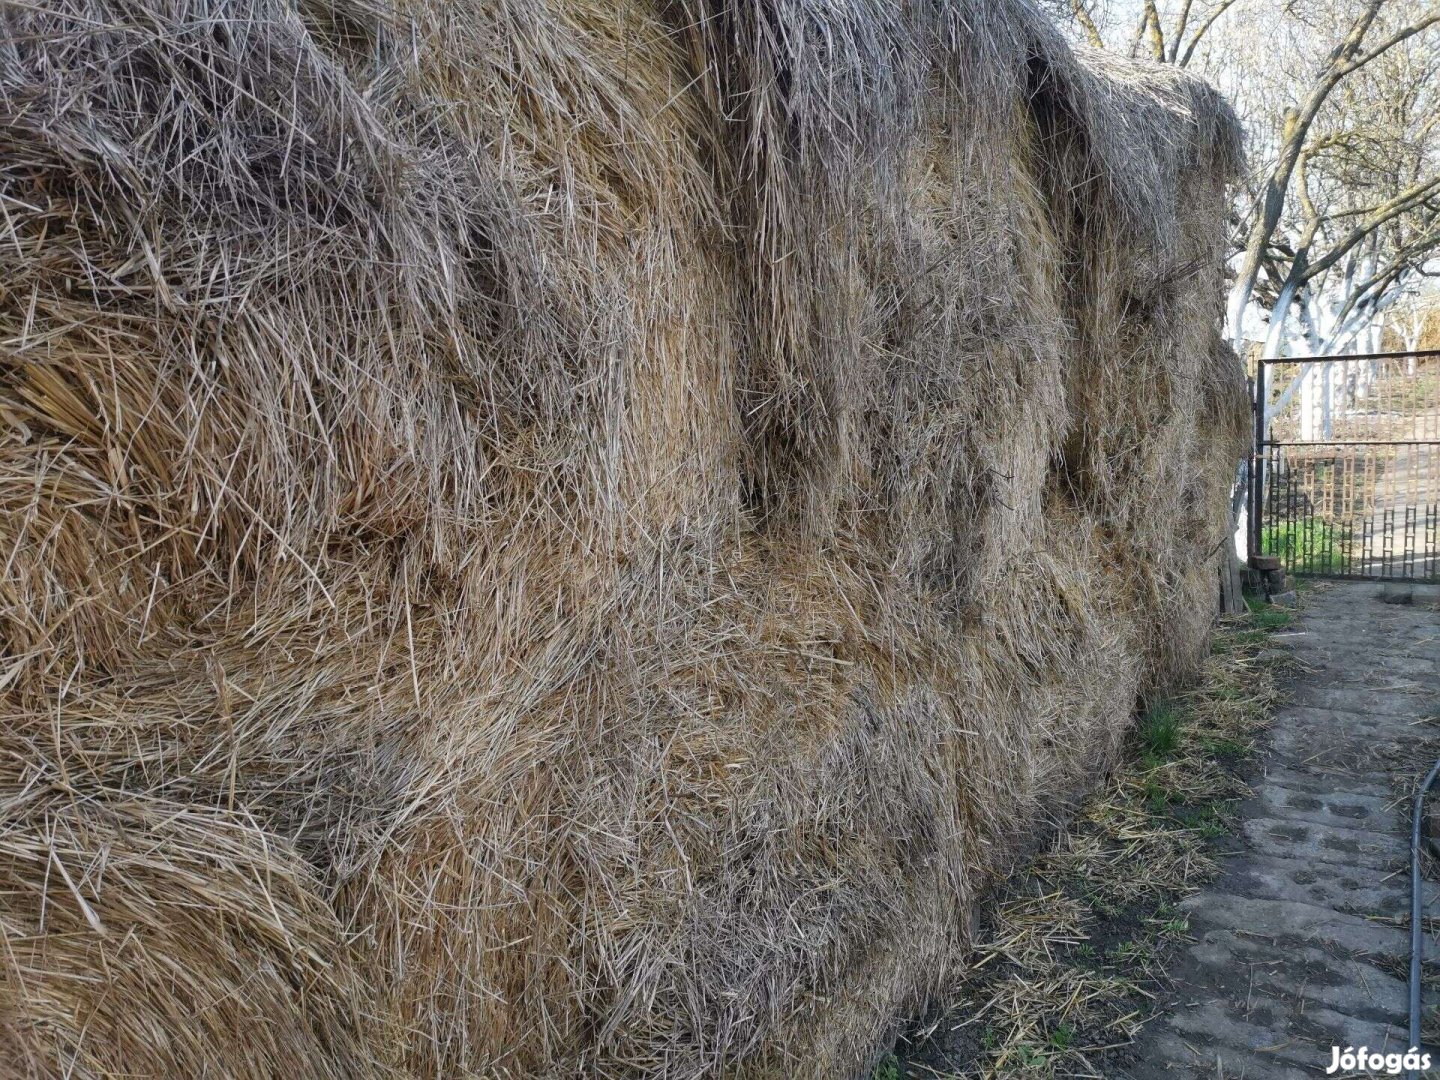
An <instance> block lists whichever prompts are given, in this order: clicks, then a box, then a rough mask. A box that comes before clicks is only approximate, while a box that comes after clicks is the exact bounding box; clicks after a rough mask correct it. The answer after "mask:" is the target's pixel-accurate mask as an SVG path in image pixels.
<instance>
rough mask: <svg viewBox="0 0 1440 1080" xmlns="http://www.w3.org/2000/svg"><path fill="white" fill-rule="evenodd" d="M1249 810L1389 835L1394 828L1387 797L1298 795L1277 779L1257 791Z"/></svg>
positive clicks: (1335, 793)
mask: <svg viewBox="0 0 1440 1080" xmlns="http://www.w3.org/2000/svg"><path fill="white" fill-rule="evenodd" d="M1252 804H1253V805H1252ZM1245 809H1246V810H1247V811H1253V812H1259V813H1264V814H1267V815H1268V816H1270V817H1277V818H1285V819H1287V820H1291V821H1313V822H1315V823H1316V824H1319V825H1335V826H1339V827H1342V828H1347V829H1365V830H1369V831H1371V832H1374V831H1376V830H1382V831H1384V832H1386V833H1389V832H1391V831H1392V826H1393V824H1394V822H1392V821H1391V815H1392V814H1393V808H1392V806H1391V804H1390V800H1389V799H1387V798H1385V797H1384V796H1381V795H1357V794H1354V793H1351V792H1346V791H1319V792H1315V791H1295V790H1292V789H1290V788H1287V787H1285V786H1284V785H1283V784H1280V783H1277V782H1276V781H1275V778H1274V777H1271V778H1270V782H1269V783H1267V784H1264V785H1263V786H1261V787H1260V788H1259V789H1258V790H1257V791H1256V793H1255V796H1254V798H1253V799H1252V800H1247V804H1246V806H1245Z"/></svg>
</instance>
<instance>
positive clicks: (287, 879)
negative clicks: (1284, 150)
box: [0, 0, 1243, 1080]
mask: <svg viewBox="0 0 1440 1080" xmlns="http://www.w3.org/2000/svg"><path fill="white" fill-rule="evenodd" d="M0 13H3V14H0V17H3V33H0V210H3V213H0V349H3V353H0V421H3V442H0V506H3V514H0V531H3V566H4V574H3V578H0V648H3V658H0V693H3V695H4V710H5V723H4V725H3V728H0V1073H3V1074H5V1075H13V1076H26V1075H44V1076H51V1075H66V1076H77V1077H87V1076H88V1077H98V1076H114V1075H119V1074H124V1075H132V1076H133V1075H149V1076H164V1077H182V1076H184V1077H189V1076H195V1077H200V1076H226V1077H255V1078H260V1077H267V1078H268V1077H274V1076H283V1077H286V1078H288V1080H300V1078H303V1077H347V1078H348V1077H377V1078H378V1077H401V1076H416V1077H432V1076H445V1077H450V1076H464V1075H470V1076H496V1077H499V1076H513V1077H519V1076H555V1077H568V1076H576V1075H585V1076H595V1077H618V1076H634V1075H665V1076H672V1077H690V1076H698V1075H702V1074H705V1075H710V1074H718V1073H725V1074H727V1075H743V1076H779V1075H783V1076H788V1077H803V1076H827V1077H828V1076H844V1075H847V1074H853V1073H855V1072H856V1071H857V1070H859V1069H860V1068H862V1067H863V1065H864V1063H865V1061H866V1060H867V1059H868V1057H869V1055H870V1054H871V1053H872V1052H873V1050H874V1048H875V1046H876V1044H877V1041H878V1040H879V1039H880V1038H881V1037H882V1036H883V1034H884V1033H885V1031H886V1030H887V1029H888V1027H889V1025H891V1024H892V1023H893V1022H894V1018H895V1017H896V1015H897V1014H898V1013H899V1012H901V1011H902V1010H904V1009H907V1008H911V1007H913V1006H915V1005H917V1004H918V1003H919V1002H921V1001H922V1000H923V999H924V998H926V996H927V995H930V994H931V993H933V992H934V991H936V990H937V988H940V987H943V986H944V984H945V982H946V979H947V977H948V976H949V974H950V973H951V972H953V971H954V970H955V968H956V965H957V964H958V963H960V962H962V959H963V955H964V952H963V950H964V947H965V946H966V944H967V942H968V940H969V938H968V933H969V931H968V926H969V918H970V916H971V913H972V910H973V905H974V903H975V901H976V898H977V897H978V896H979V895H980V894H981V891H982V890H984V889H985V888H986V887H987V885H988V884H989V883H991V882H992V881H993V880H994V879H995V876H996V875H997V874H1000V873H1003V872H1004V870H1005V868H1006V866H1007V860H1008V857H1009V854H1010V853H1011V852H1013V851H1014V850H1015V849H1016V847H1017V845H1018V842H1019V841H1020V840H1021V839H1022V838H1023V836H1024V834H1025V833H1026V832H1027V830H1029V829H1030V828H1031V827H1032V825H1033V823H1035V822H1036V821H1037V820H1040V819H1041V818H1043V816H1044V815H1045V814H1046V813H1047V812H1049V811H1050V810H1052V809H1053V808H1054V807H1056V806H1057V805H1059V804H1060V802H1061V801H1062V800H1063V799H1064V798H1065V797H1066V796H1067V795H1069V794H1070V793H1072V792H1073V791H1074V790H1075V789H1076V788H1078V787H1080V786H1082V785H1084V784H1085V783H1086V782H1087V781H1088V780H1090V779H1092V778H1093V777H1094V776H1095V775H1096V773H1097V770H1099V769H1101V768H1102V767H1103V766H1104V764H1105V763H1106V761H1107V759H1108V758H1109V756H1110V754H1111V753H1112V751H1113V750H1114V748H1115V746H1116V743H1117V740H1118V739H1119V737H1120V735H1121V733H1122V731H1123V729H1124V728H1125V726H1126V723H1127V719H1128V717H1129V716H1130V714H1131V711H1132V708H1133V706H1134V704H1135V702H1136V700H1137V698H1138V697H1140V696H1142V695H1144V694H1147V693H1150V692H1153V691H1155V690H1157V689H1158V688H1161V687H1163V686H1165V685H1167V684H1169V683H1171V682H1172V681H1173V680H1175V679H1176V678H1178V677H1180V676H1182V675H1183V674H1184V673H1185V671H1186V670H1187V669H1188V668H1189V667H1190V666H1191V665H1192V664H1193V663H1194V662H1195V661H1196V659H1197V657H1199V656H1200V655H1202V654H1203V652H1204V649H1205V643H1206V635H1207V626H1208V622H1209V616H1210V612H1211V610H1212V608H1213V593H1214V581H1215V574H1214V560H1215V557H1216V555H1217V552H1218V551H1219V549H1220V546H1221V544H1222V543H1223V541H1224V538H1225V535H1226V533H1227V531H1228V530H1227V522H1226V520H1225V507H1226V505H1227V494H1228V492H1227V488H1228V483H1229V479H1230V477H1231V476H1232V475H1233V465H1234V461H1235V459H1236V457H1237V454H1238V453H1239V450H1240V438H1241V432H1242V429H1243V408H1242V404H1243V403H1242V398H1241V391H1240V388H1239V378H1240V377H1239V374H1238V370H1237V368H1236V366H1235V364H1234V361H1233V358H1232V357H1231V356H1230V355H1229V354H1228V353H1227V351H1226V350H1225V349H1224V348H1223V347H1222V346H1221V345H1220V343H1219V340H1218V337H1217V333H1216V320H1217V313H1218V302H1219V291H1220V278H1221V231H1222V220H1221V219H1222V207H1223V191H1224V186H1225V184H1226V182H1227V180H1228V178H1229V177H1230V176H1231V175H1232V173H1233V171H1234V170H1235V168H1236V163H1237V159H1238V153H1239V151H1238V145H1237V138H1238V137H1237V129H1236V126H1235V123H1234V120H1233V119H1232V117H1231V115H1230V113H1229V111H1228V109H1227V108H1226V107H1225V105H1224V104H1223V103H1222V102H1221V101H1220V100H1219V99H1218V98H1217V96H1216V95H1215V94H1214V92H1213V91H1211V90H1210V89H1209V88H1208V87H1206V86H1204V85H1202V84H1201V83H1199V82H1197V81H1195V80H1193V79H1191V78H1188V77H1186V76H1184V75H1182V74H1179V73H1174V72H1161V71H1155V70H1151V69H1149V68H1140V67H1136V66H1132V65H1129V64H1120V63H1117V62H1115V61H1112V60H1108V59H1105V58H1102V57H1100V56H1098V55H1089V54H1086V55H1078V56H1077V55H1076V54H1074V53H1072V51H1071V50H1070V49H1069V48H1068V47H1067V46H1066V45H1065V44H1064V43H1063V42H1062V41H1061V40H1060V39H1059V38H1058V37H1057V35H1056V34H1055V32H1054V31H1053V30H1052V29H1051V28H1050V27H1049V26H1048V25H1047V24H1046V22H1045V21H1044V20H1043V18H1041V17H1040V16H1039V15H1038V14H1037V12H1036V11H1035V10H1034V9H1032V8H1031V7H1030V6H1028V4H1027V3H1025V2H1024V0H952V2H941V0H927V2H921V3H914V4H907V5H896V4H893V3H891V2H889V0H842V2H835V0H747V2H744V3H738V2H733V0H732V2H720V0H674V2H663V3H662V2H660V0H622V2H609V0H604V2H602V0H589V2H586V0H507V2H503V3H494V2H485V0H482V2H474V0H464V2H460V3H453V2H446V3H442V2H440V0H401V2H400V3H399V4H398V5H397V6H396V7H394V8H393V9H392V8H387V7H381V6H377V5H372V4H369V3H367V2H366V0H41V2H39V3H31V2H28V0H26V2H21V0H0Z"/></svg>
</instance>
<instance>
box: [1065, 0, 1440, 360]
mask: <svg viewBox="0 0 1440 1080" xmlns="http://www.w3.org/2000/svg"><path fill="white" fill-rule="evenodd" d="M1071 14H1072V17H1073V24H1074V25H1075V27H1076V32H1077V35H1078V36H1080V37H1082V38H1083V39H1084V40H1086V41H1089V42H1090V43H1091V44H1092V45H1097V46H1099V47H1102V48H1112V49H1119V50H1124V51H1128V52H1129V53H1130V54H1131V55H1136V56H1149V57H1151V58H1153V59H1155V60H1158V61H1160V62H1162V63H1172V64H1176V65H1179V66H1193V67H1196V68H1197V69H1198V70H1201V71H1202V72H1203V73H1204V74H1206V75H1207V76H1209V77H1210V78H1212V79H1213V80H1214V81H1215V82H1216V83H1217V84H1219V85H1220V86H1221V88H1222V89H1223V90H1225V91H1226V92H1227V93H1229V94H1230V96H1231V97H1232V99H1234V100H1235V101H1236V104H1237V107H1238V108H1239V110H1240V113H1241V115H1242V118H1243V119H1244V120H1245V122H1246V127H1247V129H1248V131H1249V135H1250V146H1251V159H1252V167H1253V175H1252V177H1251V180H1250V183H1249V186H1248V190H1247V192H1246V194H1245V197H1244V199H1243V201H1241V202H1240V203H1239V204H1238V206H1237V212H1236V222H1235V224H1236V228H1235V234H1234V266H1235V270H1236V274H1235V280H1234V284H1233V286H1232V288H1231V292H1230V296H1229V298H1228V303H1227V311H1226V315H1227V324H1228V327H1229V335H1230V338H1231V341H1232V343H1233V344H1234V345H1235V347H1236V348H1237V349H1243V348H1244V344H1245V340H1246V337H1247V331H1248V330H1249V329H1250V328H1252V327H1255V326H1257V325H1262V326H1268V333H1267V334H1266V341H1265V347H1266V350H1267V352H1268V353H1269V355H1280V354H1282V353H1283V352H1284V351H1285V350H1286V349H1287V346H1288V344H1289V343H1290V342H1291V341H1303V342H1305V343H1306V345H1307V346H1308V347H1309V348H1311V349H1312V350H1313V351H1323V350H1327V349H1334V348H1340V347H1345V346H1346V345H1347V344H1349V343H1350V342H1352V341H1353V340H1355V339H1356V338H1358V337H1359V336H1362V335H1363V334H1366V333H1371V332H1376V331H1374V330H1373V329H1372V327H1373V326H1374V325H1375V324H1376V321H1377V318H1378V316H1380V315H1381V314H1382V313H1383V312H1384V310H1385V309H1386V307H1388V306H1389V305H1390V304H1392V303H1393V302H1394V301H1395V300H1396V298H1397V297H1398V296H1400V295H1403V294H1404V292H1405V291H1406V289H1407V288H1409V287H1410V285H1411V282H1412V280H1413V278H1414V277H1415V275H1416V274H1417V273H1419V272H1420V271H1421V269H1422V268H1423V267H1424V266H1425V265H1426V264H1427V262H1428V260H1429V259H1430V258H1431V257H1432V255H1433V253H1434V252H1436V251H1437V250H1440V213H1437V211H1440V160H1437V159H1440V152H1437V149H1436V144H1437V142H1440V6H1437V5H1436V4H1435V3H1434V2H1433V0H1284V2H1283V3H1278V4H1277V3H1276V2H1275V0H1071ZM1247 314H1248V315H1249V318H1247ZM1292 320H1294V323H1292ZM1292 325H1298V327H1299V330H1298V331H1292V329H1291V328H1292Z"/></svg>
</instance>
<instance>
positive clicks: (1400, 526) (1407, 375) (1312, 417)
mask: <svg viewBox="0 0 1440 1080" xmlns="http://www.w3.org/2000/svg"><path fill="white" fill-rule="evenodd" d="M1254 388H1255V393H1254V401H1253V404H1254V412H1255V415H1254V423H1255V447H1254V453H1253V456H1252V458H1251V465H1250V506H1249V524H1250V537H1249V541H1250V551H1251V552H1252V553H1256V554H1264V555H1274V556H1278V557H1279V558H1280V560H1281V563H1282V565H1283V566H1284V567H1285V569H1286V570H1287V571H1288V572H1290V573H1293V574H1301V575H1310V576H1316V577H1340V578H1371V579H1374V578H1380V579H1402V580H1420V581H1424V580H1432V579H1437V578H1440V349H1430V350H1424V351H1420V352H1410V353H1363V354H1358V355H1351V356H1302V357H1285V358H1281V359H1273V360H1261V361H1260V362H1259V364H1258V365H1257V368H1256V376H1255V383H1254Z"/></svg>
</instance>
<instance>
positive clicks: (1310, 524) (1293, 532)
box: [1260, 518, 1344, 574]
mask: <svg viewBox="0 0 1440 1080" xmlns="http://www.w3.org/2000/svg"><path fill="white" fill-rule="evenodd" d="M1260 550H1261V552H1263V553H1264V554H1266V555H1278V556H1280V559H1281V561H1283V562H1284V564H1285V568H1286V569H1287V570H1291V571H1294V572H1297V573H1301V574H1304V573H1324V572H1325V571H1327V570H1334V569H1336V568H1337V567H1338V566H1339V565H1340V563H1341V561H1342V560H1343V558H1344V554H1343V551H1342V549H1341V543H1340V538H1339V536H1338V535H1337V534H1336V532H1335V530H1334V529H1333V528H1332V527H1331V526H1329V525H1327V524H1326V523H1325V522H1323V521H1316V520H1315V519H1314V518H1303V519H1301V520H1300V521H1287V522H1283V523H1282V524H1279V525H1267V526H1265V528H1264V529H1262V530H1261V532H1260Z"/></svg>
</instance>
